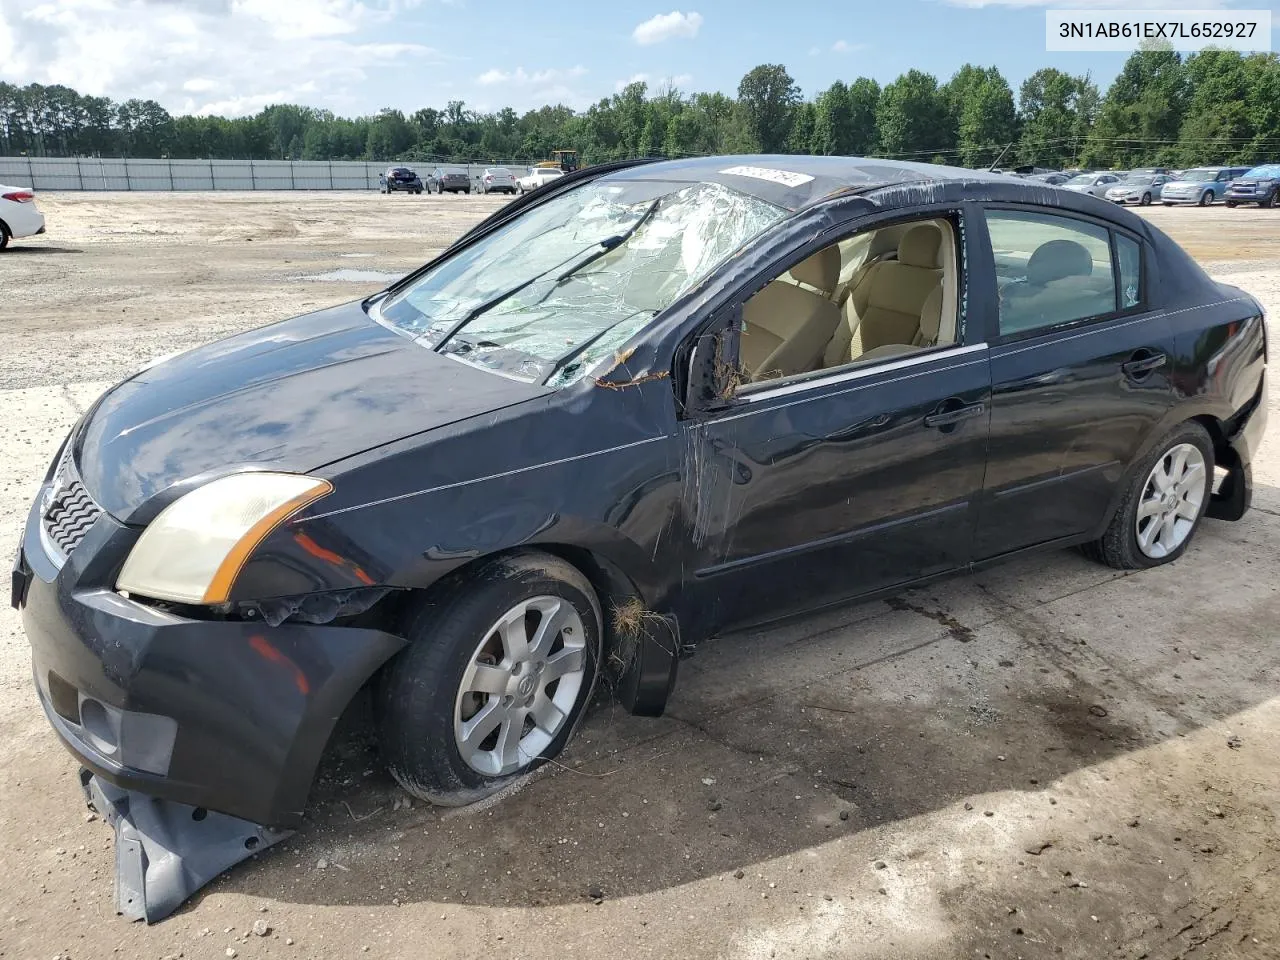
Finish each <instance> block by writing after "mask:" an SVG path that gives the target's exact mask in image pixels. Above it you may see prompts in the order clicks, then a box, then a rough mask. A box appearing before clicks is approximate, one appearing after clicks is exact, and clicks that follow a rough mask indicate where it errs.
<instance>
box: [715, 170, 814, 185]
mask: <svg viewBox="0 0 1280 960" xmlns="http://www.w3.org/2000/svg"><path fill="white" fill-rule="evenodd" d="M720 172H721V173H729V174H733V175H734V176H737V177H755V178H756V179H757V180H768V181H770V182H772V183H780V184H782V185H783V186H784V187H798V186H800V185H801V184H802V183H808V182H809V181H810V180H812V179H813V177H811V176H809V175H808V174H807V173H792V172H791V171H789V170H771V169H769V168H768V167H727V168H726V169H724V170H721V171H720Z"/></svg>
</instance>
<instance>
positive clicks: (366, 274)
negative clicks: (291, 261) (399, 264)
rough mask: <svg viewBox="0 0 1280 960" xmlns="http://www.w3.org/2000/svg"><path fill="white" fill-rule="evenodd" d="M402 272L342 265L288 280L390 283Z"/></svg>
mask: <svg viewBox="0 0 1280 960" xmlns="http://www.w3.org/2000/svg"><path fill="white" fill-rule="evenodd" d="M402 276H404V274H402V273H384V272H383V271H381V270H353V269H351V268H350V267H343V268H342V269H341V270H330V271H329V272H328V273H304V274H301V275H299V276H294V277H290V278H289V279H290V280H319V281H321V282H322V283H391V282H392V281H394V280H399V279H400V278H401V277H402Z"/></svg>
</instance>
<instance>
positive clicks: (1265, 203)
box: [1258, 190, 1276, 208]
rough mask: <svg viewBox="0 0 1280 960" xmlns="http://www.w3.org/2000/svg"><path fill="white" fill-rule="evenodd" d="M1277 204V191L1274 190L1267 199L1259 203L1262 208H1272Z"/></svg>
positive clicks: (1264, 198)
mask: <svg viewBox="0 0 1280 960" xmlns="http://www.w3.org/2000/svg"><path fill="white" fill-rule="evenodd" d="M1275 202H1276V191H1274V190H1272V191H1271V192H1270V193H1268V194H1267V195H1266V196H1265V197H1263V198H1262V199H1261V200H1259V201H1258V206H1260V207H1264V208H1265V207H1270V206H1271V205H1273V204H1274V203H1275Z"/></svg>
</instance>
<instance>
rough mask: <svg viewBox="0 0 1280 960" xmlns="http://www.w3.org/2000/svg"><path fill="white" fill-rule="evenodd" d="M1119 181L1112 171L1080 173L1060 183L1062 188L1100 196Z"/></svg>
mask: <svg viewBox="0 0 1280 960" xmlns="http://www.w3.org/2000/svg"><path fill="white" fill-rule="evenodd" d="M1119 182H1120V178H1119V177H1118V176H1117V175H1116V174H1114V173H1081V174H1077V175H1076V176H1074V177H1072V178H1071V179H1070V180H1068V181H1067V182H1066V183H1064V184H1062V189H1063V190H1071V191H1073V192H1075V193H1088V194H1092V195H1093V196H1095V197H1101V196H1102V195H1103V194H1105V193H1106V192H1107V189H1108V188H1109V187H1112V186H1114V185H1115V184H1117V183H1119Z"/></svg>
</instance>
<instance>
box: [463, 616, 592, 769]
mask: <svg viewBox="0 0 1280 960" xmlns="http://www.w3.org/2000/svg"><path fill="white" fill-rule="evenodd" d="M586 666H587V660H586V633H585V631H584V630H583V627H582V618H581V617H579V615H578V611H577V610H576V609H575V608H574V606H573V604H572V603H570V602H569V601H568V600H566V599H564V598H563V597H552V596H542V597H533V598H531V599H529V600H524V601H522V602H520V603H518V604H516V605H515V606H514V607H512V608H511V609H510V610H508V611H507V612H506V613H504V614H503V615H502V616H501V617H499V618H498V620H497V622H496V623H494V624H493V626H492V627H490V628H489V630H488V631H486V633H485V635H484V636H483V637H482V638H481V639H480V642H479V645H478V646H477V647H476V649H475V652H474V653H473V654H472V656H471V660H470V661H469V662H468V664H467V668H466V670H465V671H463V675H462V683H461V685H460V687H459V690H458V696H457V700H456V703H455V706H454V722H453V732H454V741H455V743H456V744H457V747H458V752H459V753H460V754H461V756H462V759H463V760H464V761H465V762H466V764H467V765H468V766H469V767H471V768H472V769H473V770H476V771H478V772H480V773H483V774H486V775H488V776H505V775H507V774H511V773H515V772H517V771H518V770H520V769H521V768H522V767H525V766H527V765H528V764H530V763H531V762H533V761H534V760H535V759H537V758H538V757H539V756H540V755H541V754H542V753H543V751H545V750H546V749H547V747H548V746H550V745H551V743H552V741H554V740H555V738H556V737H557V736H559V734H560V733H561V732H562V731H563V730H564V727H565V724H566V723H568V720H569V716H570V714H571V713H572V712H573V708H574V706H575V704H576V703H577V699H578V694H579V692H580V691H581V689H582V684H583V681H584V680H585V678H586Z"/></svg>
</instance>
